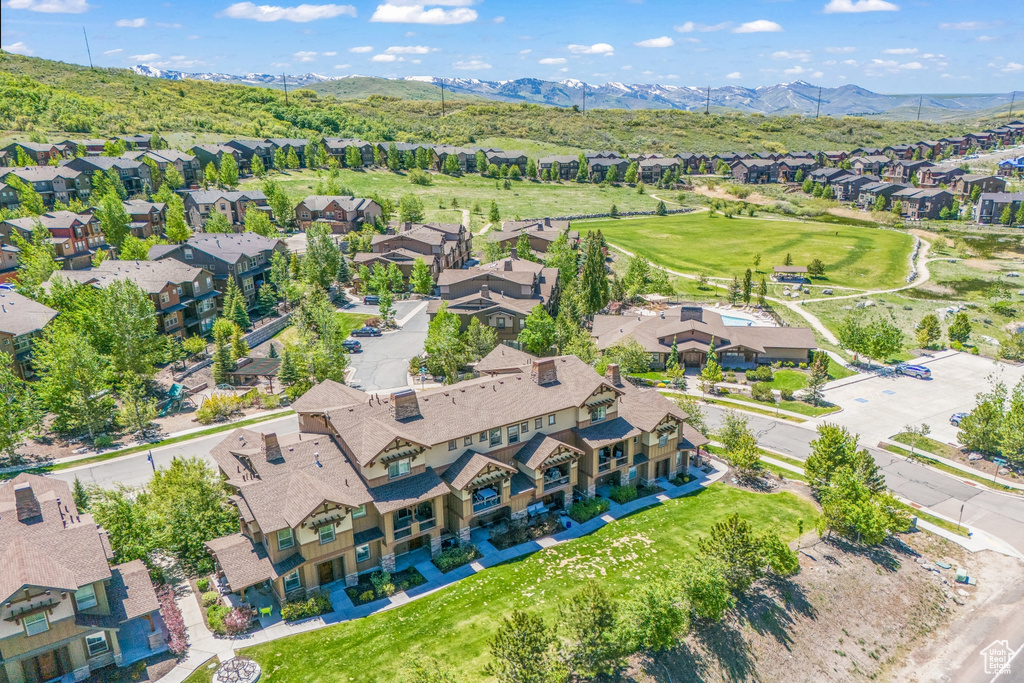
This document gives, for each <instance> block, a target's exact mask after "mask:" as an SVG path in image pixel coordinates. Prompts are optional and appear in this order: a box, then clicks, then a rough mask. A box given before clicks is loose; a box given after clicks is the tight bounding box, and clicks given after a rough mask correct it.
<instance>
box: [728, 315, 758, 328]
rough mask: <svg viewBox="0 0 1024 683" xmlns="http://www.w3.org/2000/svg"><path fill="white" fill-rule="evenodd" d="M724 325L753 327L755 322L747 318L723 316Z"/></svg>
mask: <svg viewBox="0 0 1024 683" xmlns="http://www.w3.org/2000/svg"><path fill="white" fill-rule="evenodd" d="M722 323H723V324H724V325H726V326H727V327H751V326H753V325H754V322H753V321H751V320H748V319H747V318H734V317H733V316H731V315H722Z"/></svg>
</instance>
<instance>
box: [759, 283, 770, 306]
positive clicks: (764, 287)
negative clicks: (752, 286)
mask: <svg viewBox="0 0 1024 683" xmlns="http://www.w3.org/2000/svg"><path fill="white" fill-rule="evenodd" d="M767 297H768V281H767V280H765V279H764V275H762V276H761V284H759V285H758V286H757V305H758V306H760V307H761V308H764V307H765V306H767V305H768V298H767Z"/></svg>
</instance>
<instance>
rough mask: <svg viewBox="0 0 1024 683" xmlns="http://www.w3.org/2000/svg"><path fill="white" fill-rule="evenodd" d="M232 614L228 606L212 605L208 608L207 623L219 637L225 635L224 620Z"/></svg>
mask: <svg viewBox="0 0 1024 683" xmlns="http://www.w3.org/2000/svg"><path fill="white" fill-rule="evenodd" d="M230 612H231V608H230V607H228V606H227V605H210V606H209V607H207V608H206V621H207V623H208V624H210V630H211V631H213V632H214V633H216V634H217V635H221V636H222V635H225V634H226V633H227V630H226V629H225V628H224V618H225V617H226V616H227V615H228V614H229V613H230Z"/></svg>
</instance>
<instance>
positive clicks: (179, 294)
mask: <svg viewBox="0 0 1024 683" xmlns="http://www.w3.org/2000/svg"><path fill="white" fill-rule="evenodd" d="M177 290H178V296H181V292H182V290H181V285H178V287H177Z"/></svg>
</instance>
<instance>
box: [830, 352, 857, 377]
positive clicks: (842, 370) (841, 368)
mask: <svg viewBox="0 0 1024 683" xmlns="http://www.w3.org/2000/svg"><path fill="white" fill-rule="evenodd" d="M856 374H857V372H856V371H855V370H851V369H849V368H848V367H846V366H845V365H840V364H839V363H837V362H836V359H835V358H833V357H832V356H829V357H828V376H829V379H845V378H846V377H853V376H854V375H856Z"/></svg>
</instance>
